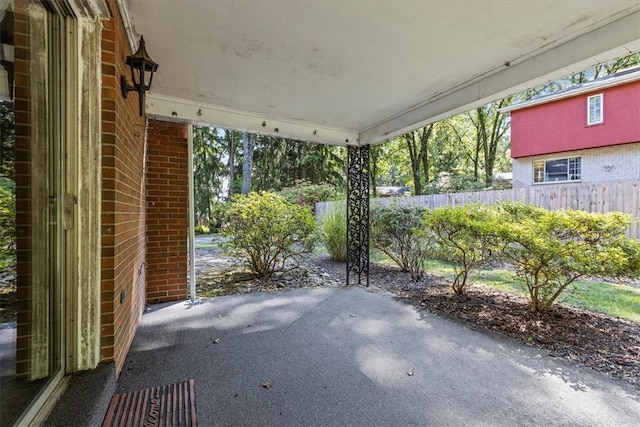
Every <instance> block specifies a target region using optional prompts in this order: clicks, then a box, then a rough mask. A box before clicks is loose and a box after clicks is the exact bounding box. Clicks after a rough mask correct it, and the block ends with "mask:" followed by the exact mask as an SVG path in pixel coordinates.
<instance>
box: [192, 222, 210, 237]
mask: <svg viewBox="0 0 640 427" xmlns="http://www.w3.org/2000/svg"><path fill="white" fill-rule="evenodd" d="M193 231H194V233H195V234H196V235H202V234H209V232H210V231H211V230H210V229H209V227H208V226H206V225H204V224H198V225H196V226H195V227H194V229H193Z"/></svg>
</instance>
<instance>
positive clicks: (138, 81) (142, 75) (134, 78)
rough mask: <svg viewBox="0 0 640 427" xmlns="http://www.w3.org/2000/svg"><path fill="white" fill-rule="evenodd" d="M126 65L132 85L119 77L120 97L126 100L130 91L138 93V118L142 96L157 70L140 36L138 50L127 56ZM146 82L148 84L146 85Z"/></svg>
mask: <svg viewBox="0 0 640 427" xmlns="http://www.w3.org/2000/svg"><path fill="white" fill-rule="evenodd" d="M126 63H127V65H128V66H129V68H130V69H131V82H132V83H133V85H130V84H129V83H127V79H126V78H125V77H124V76H120V86H121V87H122V96H124V97H125V98H126V97H127V94H128V93H129V92H130V91H136V92H138V98H139V101H140V116H142V114H143V112H144V94H145V92H146V91H148V90H149V89H150V88H151V81H152V80H153V73H155V72H156V70H157V69H158V64H156V62H155V61H154V60H153V59H151V58H150V57H149V54H148V53H147V49H146V48H145V46H144V37H142V36H140V44H139V46H138V50H137V51H136V53H134V54H133V55H129V56H127V60H126ZM147 81H148V83H146V82H147Z"/></svg>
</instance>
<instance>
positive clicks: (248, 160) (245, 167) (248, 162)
mask: <svg viewBox="0 0 640 427" xmlns="http://www.w3.org/2000/svg"><path fill="white" fill-rule="evenodd" d="M254 147H255V143H254V139H253V135H251V134H250V133H249V132H245V133H244V134H243V135H242V194H249V192H250V191H251V171H252V168H253V149H254Z"/></svg>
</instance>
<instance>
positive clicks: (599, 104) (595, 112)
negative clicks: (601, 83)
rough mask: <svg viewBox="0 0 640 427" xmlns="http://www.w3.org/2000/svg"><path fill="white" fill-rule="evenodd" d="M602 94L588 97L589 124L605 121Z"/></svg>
mask: <svg viewBox="0 0 640 427" xmlns="http://www.w3.org/2000/svg"><path fill="white" fill-rule="evenodd" d="M603 101H604V100H603V96H602V94H601V93H600V94H598V95H593V96H590V97H588V98H587V125H597V124H599V123H602V122H604V113H603V112H604V106H603Z"/></svg>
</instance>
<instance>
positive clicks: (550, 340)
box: [196, 250, 640, 390]
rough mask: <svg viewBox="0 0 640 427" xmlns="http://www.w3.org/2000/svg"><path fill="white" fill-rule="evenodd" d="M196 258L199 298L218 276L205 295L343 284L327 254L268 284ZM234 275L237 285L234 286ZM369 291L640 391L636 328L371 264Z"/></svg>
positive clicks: (209, 257) (203, 253)
mask: <svg viewBox="0 0 640 427" xmlns="http://www.w3.org/2000/svg"><path fill="white" fill-rule="evenodd" d="M196 256H197V260H196V269H197V277H198V281H197V282H198V295H201V294H202V291H205V294H206V293H207V292H206V289H211V287H212V286H214V285H212V283H216V282H217V283H220V278H222V277H228V278H231V279H229V280H227V279H225V280H227V285H226V288H225V289H222V290H220V289H217V290H216V292H213V293H211V292H209V293H208V294H209V295H210V296H214V295H223V294H228V293H237V292H255V291H267V290H275V289H282V288H290V287H301V286H343V285H344V284H345V283H346V266H345V264H343V263H335V262H333V261H331V260H330V259H329V257H328V256H326V255H314V256H312V257H311V258H309V259H308V260H306V261H305V262H303V263H301V264H300V265H299V267H298V268H295V269H293V270H291V271H289V272H288V273H286V274H284V275H278V276H275V277H273V278H271V279H269V280H257V279H253V278H251V277H250V275H246V274H241V273H238V271H239V270H238V269H239V268H240V266H239V264H238V263H237V262H235V261H233V260H229V259H225V257H224V256H223V255H221V254H220V253H218V251H215V250H198V253H197V255H196ZM225 271H226V273H225ZM229 271H235V273H231V274H230V273H229ZM234 275H236V276H237V277H240V278H241V280H240V281H239V282H237V283H236V284H233V281H234V280H233V279H232V277H233V276H234ZM238 275H239V276H238ZM369 286H370V287H371V288H372V289H374V290H377V291H381V292H382V291H387V292H391V293H393V294H395V295H397V296H398V298H401V299H402V300H403V301H405V302H407V303H409V304H412V305H413V306H415V307H416V308H417V309H418V310H425V311H428V312H430V313H434V314H436V315H439V316H444V317H447V318H450V319H454V320H456V321H460V322H463V323H465V324H467V325H468V326H469V327H471V328H473V329H477V330H483V331H489V332H491V333H497V334H500V335H503V336H505V337H508V338H511V339H515V340H518V341H521V342H523V343H524V344H526V345H529V346H534V347H538V348H540V349H543V350H544V351H546V352H547V353H548V354H549V356H551V357H557V358H562V359H566V360H568V361H570V362H572V363H575V364H578V365H583V366H587V367H589V368H592V369H595V370H597V371H600V372H603V373H605V374H606V375H609V376H611V377H614V378H618V379H620V380H622V381H625V382H628V383H631V384H633V385H634V386H635V387H636V388H638V390H640V323H637V322H632V321H628V320H622V319H618V318H614V317H611V316H607V315H605V314H601V313H594V312H590V311H587V310H583V309H578V308H572V307H568V306H563V305H560V304H558V305H555V306H554V307H553V309H552V310H551V311H550V312H548V313H530V312H529V309H528V302H527V299H526V298H524V297H520V296H517V295H513V294H509V293H505V292H499V291H495V290H491V289H488V288H484V287H479V286H478V287H476V286H472V287H470V288H469V290H468V292H467V294H466V295H464V296H461V297H459V296H455V295H453V292H452V291H451V289H450V288H449V285H448V283H447V281H446V280H445V279H443V278H442V277H439V276H435V275H431V274H427V275H426V276H425V278H424V279H423V280H422V281H420V282H417V283H416V282H413V281H412V280H411V279H410V277H409V275H408V274H405V273H402V272H401V271H400V269H399V268H397V267H395V266H390V265H382V264H377V263H371V266H370V274H369ZM215 287H216V288H220V286H219V285H215ZM639 310H640V308H639Z"/></svg>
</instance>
